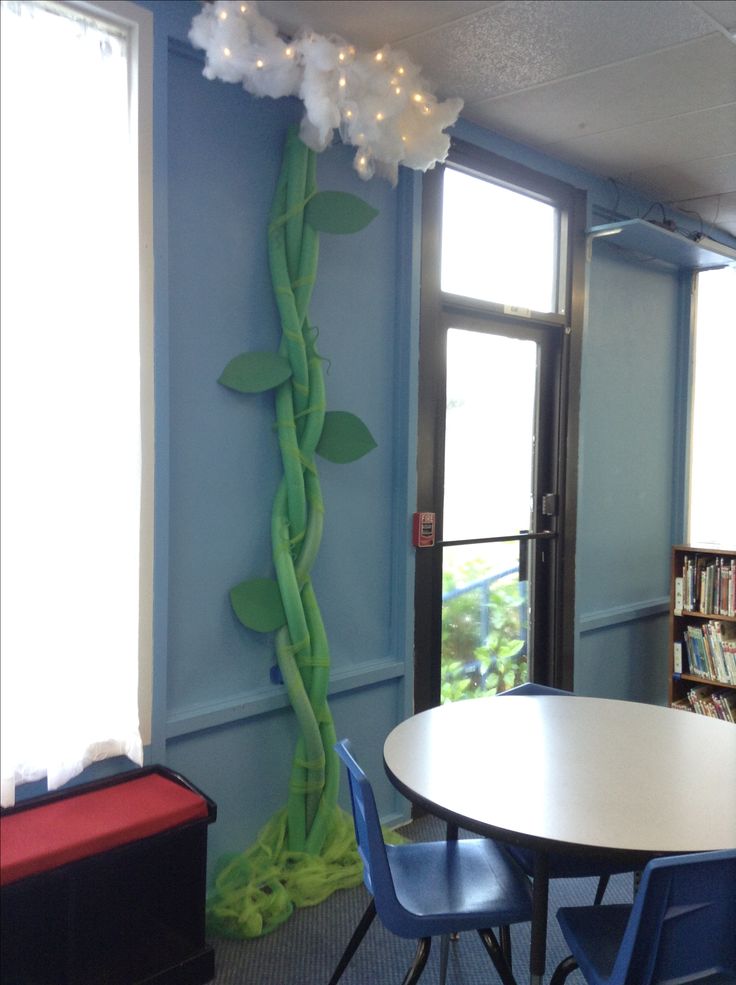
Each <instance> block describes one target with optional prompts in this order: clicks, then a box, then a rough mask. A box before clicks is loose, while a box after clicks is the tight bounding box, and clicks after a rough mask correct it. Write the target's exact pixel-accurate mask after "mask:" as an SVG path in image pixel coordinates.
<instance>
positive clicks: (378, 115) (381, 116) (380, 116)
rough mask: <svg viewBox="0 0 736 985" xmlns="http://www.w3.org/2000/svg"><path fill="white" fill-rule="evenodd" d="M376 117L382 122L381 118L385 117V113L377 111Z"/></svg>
mask: <svg viewBox="0 0 736 985" xmlns="http://www.w3.org/2000/svg"><path fill="white" fill-rule="evenodd" d="M376 119H377V120H378V122H379V123H380V122H381V120H382V119H383V113H376Z"/></svg>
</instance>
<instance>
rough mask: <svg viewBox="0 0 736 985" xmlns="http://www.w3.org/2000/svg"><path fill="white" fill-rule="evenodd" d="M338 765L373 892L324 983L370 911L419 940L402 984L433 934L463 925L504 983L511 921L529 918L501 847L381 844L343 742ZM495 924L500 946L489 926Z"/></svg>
mask: <svg viewBox="0 0 736 985" xmlns="http://www.w3.org/2000/svg"><path fill="white" fill-rule="evenodd" d="M335 749H336V750H337V753H338V755H339V756H340V758H341V759H342V761H343V762H344V763H345V766H346V767H347V771H348V781H349V784H350V799H351V802H352V807H353V821H354V824H355V837H356V841H357V844H358V852H359V853H360V857H361V858H362V860H363V881H364V882H365V885H366V888H367V889H368V891H369V892H370V893H371V894H372V899H371V901H370V903H369V905H368V909H367V910H366V911H365V913H364V914H363V917H362V918H361V920H360V923H359V924H358V926H357V927H356V928H355V931H354V932H353V936H352V937H351V939H350V941H349V942H348V945H347V947H346V948H345V950H344V952H343V954H342V957H341V958H340V961H339V962H338V965H337V967H336V968H335V971H334V972H333V975H332V978H331V979H330V985H336V983H337V982H338V981H339V979H340V978H341V976H342V974H343V972H344V971H345V969H346V968H347V966H348V964H349V963H350V961H351V959H352V957H353V955H354V954H355V951H356V950H357V948H358V946H359V944H360V942H361V941H362V940H363V937H364V936H365V934H366V932H367V931H368V928H369V927H370V925H371V923H372V922H373V919H374V917H375V916H376V915H378V916H379V917H380V918H381V922H382V923H383V925H384V926H385V927H386V928H387V929H388V930H390V931H391V932H392V933H394V934H396V935H397V936H398V937H408V938H413V939H415V940H417V941H418V944H417V949H416V953H415V955H414V960H413V961H412V964H411V965H410V967H409V969H408V971H407V972H406V974H405V975H404V978H403V983H402V985H414V983H415V982H417V981H418V979H419V977H420V975H421V974H422V971H423V970H424V966H425V965H426V963H427V958H428V957H429V949H430V946H431V941H432V937H434V936H442V937H446V936H447V935H449V934H451V933H454V932H456V931H462V930H475V931H477V932H478V934H479V936H480V939H481V940H482V942H483V944H484V946H485V948H486V951H487V952H488V954H489V956H490V958H491V961H492V962H493V964H494V966H495V968H496V971H497V972H498V975H499V977H500V979H501V981H502V982H503V985H516V981H515V979H514V976H513V974H512V972H511V965H510V958H511V951H510V938H509V930H508V928H509V927H510V925H511V924H514V923H525V922H527V921H529V920H531V915H532V894H531V889H530V886H529V881H528V879H527V878H526V876H525V875H524V873H523V872H522V871H521V869H520V868H519V867H518V866H517V865H516V863H515V862H514V861H513V859H511V858H509V856H508V855H507V854H506V853H505V851H504V850H503V848H501V847H500V846H499V845H496V844H495V843H494V842H493V841H491V840H489V839H487V838H462V839H459V840H451V841H434V842H419V843H416V844H403V845H386V844H384V841H383V833H382V831H381V824H380V821H379V818H378V811H377V809H376V802H375V798H374V796H373V789H372V787H371V785H370V783H369V781H368V778H367V777H366V775H365V773H364V772H363V770H362V769H361V768H360V766H359V765H358V763H357V762H356V761H355V759H354V758H353V755H352V753H351V752H350V747H349V744H348V742H347V740H343V741H342V742H338V743H337V745H336V746H335ZM493 927H500V928H501V931H502V932H501V941H502V943H501V944H500V945H499V942H498V940H497V939H496V936H495V934H494V933H493V930H492V929H491V928H493ZM382 985H383V983H382Z"/></svg>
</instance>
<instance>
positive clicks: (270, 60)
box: [189, 0, 463, 184]
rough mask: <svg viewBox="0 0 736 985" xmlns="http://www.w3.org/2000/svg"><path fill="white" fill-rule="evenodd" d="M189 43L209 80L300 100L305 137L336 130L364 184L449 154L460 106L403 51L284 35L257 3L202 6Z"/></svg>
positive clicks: (316, 139)
mask: <svg viewBox="0 0 736 985" xmlns="http://www.w3.org/2000/svg"><path fill="white" fill-rule="evenodd" d="M189 39H190V41H191V42H192V44H193V45H194V46H195V47H197V48H201V49H203V50H204V51H205V55H206V59H205V68H204V75H205V77H206V78H208V79H220V80H222V81H223V82H236V83H237V82H239V83H241V84H242V86H243V88H244V89H245V90H246V91H248V92H250V93H252V94H253V95H255V96H270V97H271V98H274V99H278V98H281V97H283V96H297V97H298V98H300V99H301V100H302V102H303V103H304V116H303V118H302V122H301V128H300V137H301V139H302V140H303V141H304V143H305V144H307V146H308V147H310V148H312V150H315V151H317V152H320V151H323V150H324V149H325V148H326V147H327V146H329V144H331V143H332V142H333V140H334V139H335V135H336V134H339V136H340V139H341V140H342V142H343V143H344V144H348V145H350V146H352V147H355V148H356V153H355V157H354V160H353V166H354V167H355V170H356V171H357V172H358V174H359V175H360V177H361V178H363V179H365V180H368V179H369V178H371V177H373V175H374V174H376V175H380V176H382V177H384V178H387V179H388V180H389V181H391V183H392V184H396V181H397V179H398V168H399V165H404V166H405V167H408V168H412V169H414V170H418V171H427V170H429V169H430V168H432V167H434V165H435V164H437V163H439V162H442V161H444V160H445V158H446V157H447V153H448V151H449V147H450V138H449V136H448V135H447V134H446V133H445V132H444V131H445V130H446V129H447V128H448V127H451V126H452V125H453V123H455V121H456V120H457V118H458V116H459V114H460V110H461V109H462V106H463V102H462V100H461V99H456V98H451V99H446V100H444V101H443V100H439V99H438V98H437V97H436V96H435V95H434V93H433V92H432V89H431V86H430V84H429V83H428V82H427V80H426V79H424V78H423V77H422V74H421V69H420V68H419V67H418V66H417V65H415V64H414V63H413V62H412V61H411V59H410V58H409V57H408V56H407V55H406V53H405V52H401V51H398V50H393V49H392V48H391V47H390V46H388V45H385V46H383V47H382V48H380V49H379V50H377V51H370V52H368V51H360V50H358V49H357V48H356V47H355V46H354V45H352V44H350V43H348V42H346V41H345V40H343V39H342V38H339V37H337V36H330V37H325V36H323V35H320V34H316V33H315V32H313V31H309V30H305V31H302V32H300V33H299V34H297V35H295V36H294V37H293V38H284V37H282V36H281V35H280V34H279V32H278V29H277V27H276V25H275V24H274V23H273V22H272V21H270V20H268V19H267V18H266V17H264V16H263V15H262V14H261V13H260V12H259V10H258V5H257V3H255V2H254V0H216V2H215V3H208V4H205V5H204V6H203V9H202V11H201V12H200V13H199V14H198V15H197V16H196V17H195V18H194V20H193V21H192V25H191V29H190V32H189Z"/></svg>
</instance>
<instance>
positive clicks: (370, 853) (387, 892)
mask: <svg viewBox="0 0 736 985" xmlns="http://www.w3.org/2000/svg"><path fill="white" fill-rule="evenodd" d="M335 750H336V751H337V754H338V756H339V757H340V759H342V761H343V763H345V766H346V767H347V770H348V782H349V786H350V802H351V804H352V808H353V823H354V825H355V840H356V841H357V843H358V853H359V854H360V857H361V859H362V862H363V882H364V883H365V885H366V888H367V889H368V891H369V892H370V893H372V894H373V898H374V899H375V901H376V910H377V911H378V914H379V916H380V917H381V920H382V921H383V923H384V924H386V926H387V927H389V929H392V930H393V929H395V923H396V920H397V919H398V921H399V924H400V923H401V916H402V914H404V913H405V910H404V908H403V907H402V906H401V904H400V903H399V901H398V899H397V896H396V890H395V888H394V881H393V878H392V876H391V869H390V867H389V864H388V857H387V855H386V845H385V844H384V841H383V833H382V831H381V822H380V820H379V817H378V810H377V808H376V800H375V797H374V795H373V788H372V787H371V784H370V781H369V780H368V777H367V776H366V775H365V773H364V772H363V770H362V769H361V768H360V766H359V765H358V763H357V762H356V761H355V758H354V757H353V754H352V752H351V751H350V742H349V741H348V740H347V739H342V740H341V741H340V742H338V743H337V744H336V746H335Z"/></svg>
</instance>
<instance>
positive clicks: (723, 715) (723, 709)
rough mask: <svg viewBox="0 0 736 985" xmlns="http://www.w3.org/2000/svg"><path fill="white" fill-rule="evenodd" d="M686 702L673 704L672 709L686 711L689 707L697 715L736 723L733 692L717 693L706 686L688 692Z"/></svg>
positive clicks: (735, 706)
mask: <svg viewBox="0 0 736 985" xmlns="http://www.w3.org/2000/svg"><path fill="white" fill-rule="evenodd" d="M686 702H687V704H686V703H685V701H683V700H682V699H680V700H679V701H676V702H673V705H672V707H673V708H675V707H676V708H678V709H680V710H686V708H687V707H688V706H689V708H690V710H691V711H694V712H695V713H696V714H697V715H707V716H708V717H709V718H720V719H721V721H724V722H734V723H736V694H734V693H733V692H732V691H716V690H713V688H710V687H707V686H705V685H701V686H698V687H692V688H690V690H689V691H688V692H687V696H686Z"/></svg>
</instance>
